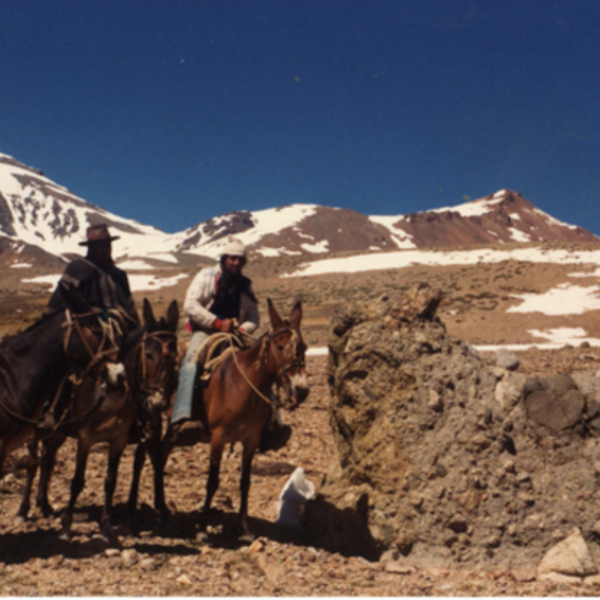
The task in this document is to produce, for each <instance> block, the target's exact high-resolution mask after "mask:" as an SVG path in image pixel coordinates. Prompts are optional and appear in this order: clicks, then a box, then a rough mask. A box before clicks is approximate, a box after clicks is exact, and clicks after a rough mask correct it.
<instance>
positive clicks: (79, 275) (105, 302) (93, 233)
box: [45, 224, 140, 331]
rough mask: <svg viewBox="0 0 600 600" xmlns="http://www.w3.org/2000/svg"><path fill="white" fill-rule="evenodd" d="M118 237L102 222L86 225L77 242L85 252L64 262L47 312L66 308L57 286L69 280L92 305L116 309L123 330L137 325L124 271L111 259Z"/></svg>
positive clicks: (103, 308) (138, 322) (137, 320)
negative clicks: (121, 321) (114, 243)
mask: <svg viewBox="0 0 600 600" xmlns="http://www.w3.org/2000/svg"><path fill="white" fill-rule="evenodd" d="M118 239H119V237H118V236H111V235H110V234H109V232H108V227H107V226H106V225H105V224H100V225H92V226H91V227H88V229H87V235H86V240H85V241H83V242H80V243H79V245H80V246H87V256H86V257H85V258H79V259H77V260H74V261H73V262H71V263H69V264H68V265H67V268H66V269H65V271H64V273H63V274H62V277H61V279H60V281H59V284H58V285H57V286H56V289H55V290H54V292H53V294H52V297H51V298H50V301H49V302H48V306H47V307H46V311H45V312H46V313H48V312H54V311H59V310H64V309H65V308H67V306H66V304H65V301H64V299H63V296H62V294H61V293H60V289H59V287H60V285H61V282H65V283H72V284H73V285H74V286H75V287H76V288H77V291H78V292H79V293H80V294H81V295H82V296H83V297H84V298H85V299H86V300H87V301H88V303H89V304H90V306H91V307H92V308H97V309H101V310H102V311H103V312H105V313H106V314H108V312H109V311H111V310H118V311H119V313H120V315H121V318H122V319H121V320H123V321H124V323H125V328H126V330H128V331H131V330H133V329H135V328H136V327H138V326H139V325H140V319H139V316H138V313H137V310H136V308H135V303H134V301H133V297H132V295H131V290H130V289H129V280H128V279H127V274H126V273H125V271H123V270H121V269H119V268H118V267H117V266H115V263H114V262H113V259H112V242H113V240H118Z"/></svg>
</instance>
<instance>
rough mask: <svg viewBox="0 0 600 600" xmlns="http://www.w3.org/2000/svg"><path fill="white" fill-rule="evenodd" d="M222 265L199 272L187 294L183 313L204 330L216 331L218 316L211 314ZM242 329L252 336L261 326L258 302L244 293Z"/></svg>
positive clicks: (241, 305) (241, 308) (242, 295)
mask: <svg viewBox="0 0 600 600" xmlns="http://www.w3.org/2000/svg"><path fill="white" fill-rule="evenodd" d="M221 272H222V271H221V265H216V266H215V267H208V268H205V269H202V270H201V271H199V272H198V273H197V274H196V276H195V277H194V279H193V280H192V283H191V284H190V287H189V288H188V290H187V292H186V294H185V301H184V303H183V312H184V313H185V314H186V316H187V317H188V318H189V320H190V321H191V322H192V324H195V325H197V326H199V327H201V328H202V329H205V330H207V331H214V328H213V324H214V322H215V319H216V318H217V317H216V315H214V314H213V313H211V312H210V309H211V307H212V305H213V302H214V300H215V294H216V291H217V281H218V280H219V277H220V276H221ZM238 322H239V323H240V329H243V330H244V331H245V332H246V333H249V334H252V333H253V332H254V330H255V329H256V328H257V327H258V325H259V324H260V317H259V315H258V306H257V304H256V302H254V300H253V299H252V298H250V296H248V295H247V294H244V293H243V292H242V293H241V294H240V314H239V316H238Z"/></svg>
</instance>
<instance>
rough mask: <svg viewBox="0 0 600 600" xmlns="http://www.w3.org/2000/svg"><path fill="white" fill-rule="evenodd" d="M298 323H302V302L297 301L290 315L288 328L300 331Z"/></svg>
mask: <svg viewBox="0 0 600 600" xmlns="http://www.w3.org/2000/svg"><path fill="white" fill-rule="evenodd" d="M300 321H302V302H301V301H300V300H298V302H296V304H294V308H292V312H291V313H290V326H291V327H292V328H293V329H296V330H297V331H300Z"/></svg>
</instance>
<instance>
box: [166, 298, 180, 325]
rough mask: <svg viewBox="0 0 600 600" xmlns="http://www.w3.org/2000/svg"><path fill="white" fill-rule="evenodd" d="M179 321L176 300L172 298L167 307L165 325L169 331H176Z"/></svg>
mask: <svg viewBox="0 0 600 600" xmlns="http://www.w3.org/2000/svg"><path fill="white" fill-rule="evenodd" d="M178 323H179V307H178V306H177V300H173V301H172V302H171V304H169V308H168V309H167V323H166V327H167V329H168V330H169V331H172V332H173V333H175V332H176V331H177V324H178Z"/></svg>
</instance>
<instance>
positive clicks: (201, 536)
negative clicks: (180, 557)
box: [196, 531, 208, 544]
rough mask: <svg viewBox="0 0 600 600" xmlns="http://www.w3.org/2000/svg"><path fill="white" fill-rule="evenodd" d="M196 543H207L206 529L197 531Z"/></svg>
mask: <svg viewBox="0 0 600 600" xmlns="http://www.w3.org/2000/svg"><path fill="white" fill-rule="evenodd" d="M196 543H197V544H207V543H208V533H206V531H199V532H198V533H197V534H196Z"/></svg>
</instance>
